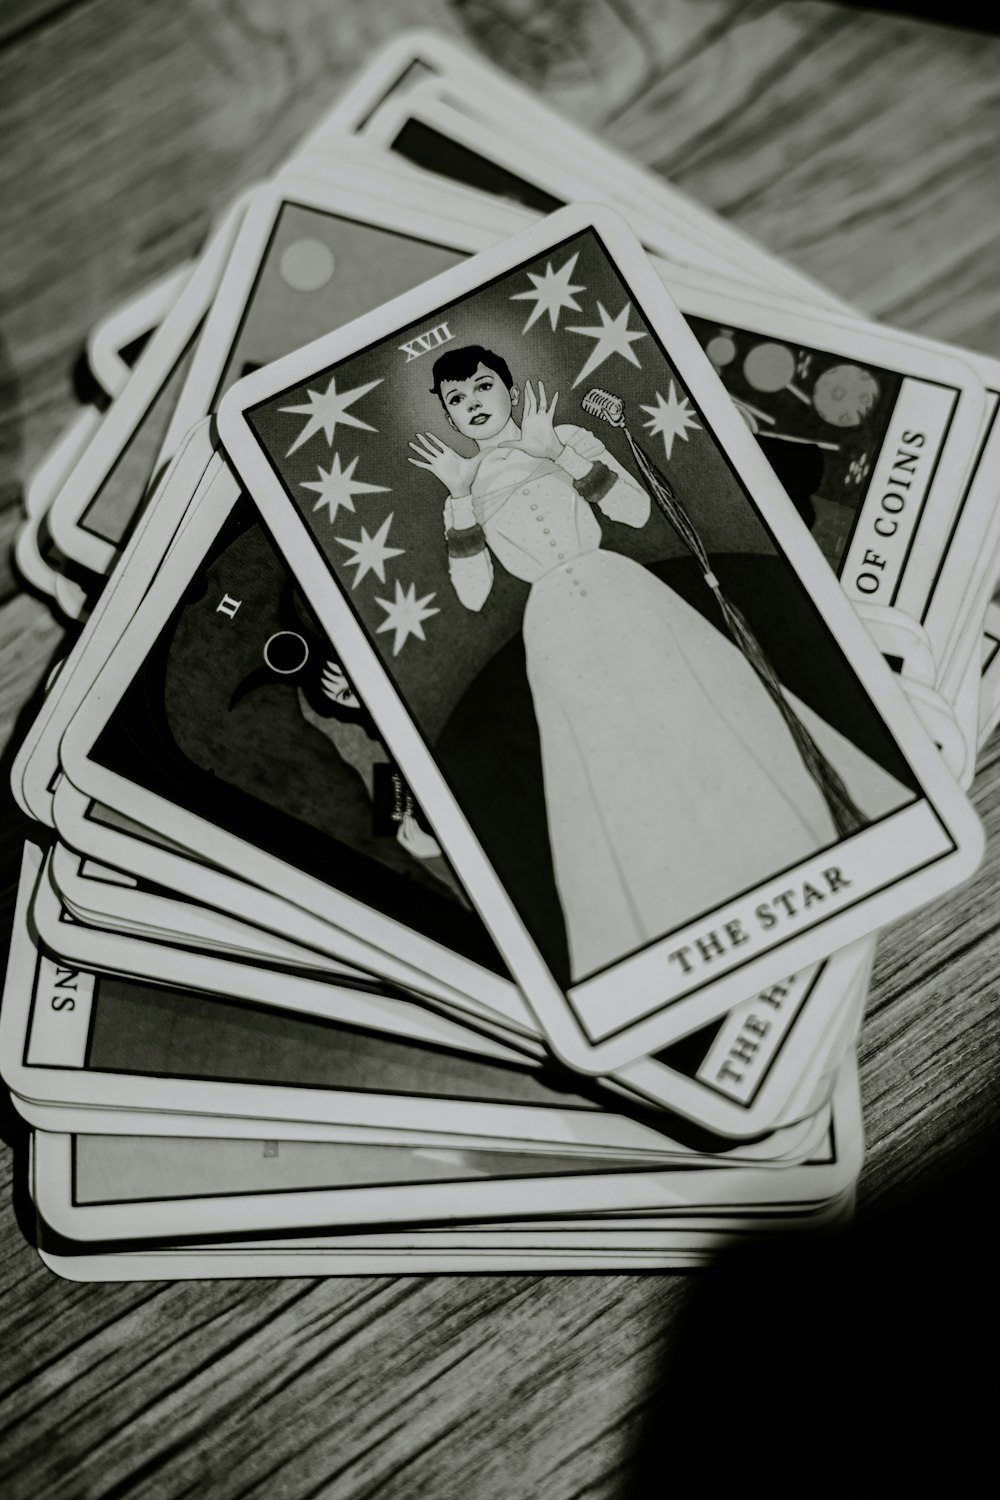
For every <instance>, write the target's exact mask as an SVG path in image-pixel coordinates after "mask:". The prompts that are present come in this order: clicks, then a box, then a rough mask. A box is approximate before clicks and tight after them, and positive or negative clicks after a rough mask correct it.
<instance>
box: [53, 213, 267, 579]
mask: <svg viewBox="0 0 1000 1500" xmlns="http://www.w3.org/2000/svg"><path fill="white" fill-rule="evenodd" d="M250 196H251V195H250V194H249V193H248V194H244V195H243V196H242V197H240V198H239V199H237V200H236V202H235V203H234V204H233V206H232V208H231V209H230V211H229V213H228V214H227V215H226V218H225V220H224V222H223V223H222V225H221V226H220V227H219V229H218V230H217V231H216V233H215V234H214V236H213V237H212V239H211V241H210V243H209V245H208V247H207V249H206V250H205V252H204V254H203V255H202V257H201V260H200V261H199V263H198V267H197V269H196V270H195V271H194V273H193V274H192V276H191V278H190V280H189V281H188V283H187V285H186V286H185V287H184V290H183V291H182V292H181V294H180V296H179V298H178V300H177V302H176V303H175V305H174V307H173V309H172V311H171V312H170V314H169V315H168V316H167V318H166V319H165V321H164V322H163V323H162V324H161V326H160V327H159V328H158V329H157V331H156V333H155V334H154V335H153V337H152V338H151V340H150V342H149V344H148V346H147V347H146V349H145V350H144V351H143V353H142V355H141V357H140V359H139V362H138V364H137V365H136V368H135V371H134V373H133V376H132V378H131V379H130V380H129V381H128V383H127V385H126V386H125V388H124V389H123V390H122V392H121V394H120V395H119V396H118V397H117V398H116V399H115V400H114V401H113V402H112V403H111V405H110V407H109V408H108V411H107V412H106V414H105V416H104V420H103V421H102V422H101V425H100V427H99V429H98V431H97V432H96V433H95V434H94V437H93V439H92V440H91V442H90V443H89V444H88V446H87V448H86V449H85V450H84V452H83V453H82V454H81V456H80V458H79V459H78V461H77V463H76V464H75V465H74V467H73V469H72V471H71V473H70V474H69V475H68V476H67V478H66V481H65V483H64V484H63V485H62V487H61V489H60V491H59V493H58V494H57V495H56V497H55V499H54V500H53V502H52V507H51V509H50V511H49V517H48V520H49V526H50V529H51V532H52V537H53V540H54V541H55V543H56V545H57V546H58V547H59V548H60V550H61V551H62V553H63V554H64V555H65V556H66V557H68V558H71V559H72V560H73V561H74V562H76V563H79V564H80V565H81V566H82V567H84V568H87V569H88V570H89V571H90V572H92V573H94V574H95V575H98V576H103V575H104V574H106V573H107V572H108V571H109V569H110V568H111V567H112V565H113V564H114V562H115V561H116V559H117V557H118V555H119V553H120V551H121V548H122V546H123V545H124V543H125V541H126V540H127V538H128V534H129V532H130V529H131V527H132V526H133V525H134V524H135V520H136V518H137V516H138V514H139V512H140V510H141V501H137V496H139V497H141V496H142V495H143V493H144V492H145V491H146V490H147V487H148V485H149V482H150V480H151V478H152V477H153V465H154V461H155V458H156V454H157V451H158V448H159V445H160V440H161V438H162V435H163V430H164V427H165V425H166V420H167V417H168V416H169V414H170V412H171V411H172V410H173V403H174V400H175V399H176V394H177V391H178V390H179V388H180V382H181V380H182V378H183V373H184V371H185V369H186V364H187V361H188V359H189V358H190V355H191V352H192V350H193V343H194V340H195V338H196V336H197V333H198V330H199V328H200V326H201V323H202V320H203V319H204V317H205V313H206V312H207V310H208V307H209V305H210V303H211V300H212V297H213V296H214V293H215V289H216V287H217V285H218V281H219V277H220V276H221V274H222V270H223V267H224V265H225V262H226V259H227V257H228V254H229V250H230V248H231V247H232V243H233V240H234V239H235V236H236V231H237V229H238V228H239V224H240V222H241V220H242V217H243V213H244V211H245V209H246V204H247V201H248V200H249V197H250Z"/></svg>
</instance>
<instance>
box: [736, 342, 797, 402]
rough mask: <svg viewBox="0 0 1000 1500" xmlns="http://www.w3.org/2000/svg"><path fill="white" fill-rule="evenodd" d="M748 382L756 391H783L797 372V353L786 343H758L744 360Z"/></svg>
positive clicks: (744, 369) (744, 371)
mask: <svg viewBox="0 0 1000 1500" xmlns="http://www.w3.org/2000/svg"><path fill="white" fill-rule="evenodd" d="M743 374H744V375H745V376H746V379H747V384H748V385H752V386H753V388H754V390H755V391H767V393H768V394H769V395H773V394H774V392H775V391H783V390H784V389H785V387H786V386H787V385H790V384H791V380H792V376H793V375H794V374H795V355H794V354H793V353H792V351H791V349H789V348H787V347H786V345H784V344H770V343H768V344H756V345H755V346H754V347H753V348H752V349H751V350H750V353H749V354H748V355H747V357H746V359H745V360H744V361H743Z"/></svg>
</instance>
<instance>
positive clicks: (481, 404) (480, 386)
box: [441, 364, 516, 442]
mask: <svg viewBox="0 0 1000 1500" xmlns="http://www.w3.org/2000/svg"><path fill="white" fill-rule="evenodd" d="M515 395H516V393H512V392H511V391H508V389H507V387H506V386H505V385H504V383H503V381H502V380H501V379H500V376H499V375H498V374H497V373H496V371H495V370H491V369H489V368H488V367H487V366H486V365H484V364H480V366H479V368H478V370H477V371H476V373H475V374H474V375H470V376H469V378H468V380H443V381H442V382H441V400H442V402H443V404H444V409H445V411H446V412H447V414H448V416H449V418H450V419H451V422H452V424H453V425H454V427H455V428H456V430H457V431H458V432H460V433H462V435H463V436H464V437H470V438H473V439H475V441H476V442H482V440H483V439H484V438H491V437H496V435H497V433H498V432H502V431H503V429H504V428H505V427H506V425H507V423H508V422H509V421H510V410H511V402H512V396H515Z"/></svg>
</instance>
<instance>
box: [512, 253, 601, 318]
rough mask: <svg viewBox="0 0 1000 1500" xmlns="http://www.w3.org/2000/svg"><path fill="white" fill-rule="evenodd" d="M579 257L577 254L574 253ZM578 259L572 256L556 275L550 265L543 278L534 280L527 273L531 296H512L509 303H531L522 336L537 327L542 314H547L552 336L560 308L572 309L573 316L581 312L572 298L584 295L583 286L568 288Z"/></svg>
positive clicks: (534, 277)
mask: <svg viewBox="0 0 1000 1500" xmlns="http://www.w3.org/2000/svg"><path fill="white" fill-rule="evenodd" d="M577 254H579V252H577ZM576 261H577V256H576V255H573V256H571V257H570V259H569V260H568V261H567V262H566V264H565V265H564V266H563V267H562V269H561V270H559V271H553V269H552V262H551V261H549V262H548V263H547V265H546V267H545V275H544V276H536V275H535V273H534V271H529V272H528V273H527V274H528V280H529V281H530V282H531V283H532V284H533V286H534V291H532V292H515V293H514V295H513V296H512V297H511V299H510V300H511V301H512V302H532V301H533V302H534V304H535V305H534V307H533V308H532V309H531V316H530V317H529V319H528V321H527V323H525V325H524V327H523V329H522V330H521V332H522V333H527V331H528V329H529V328H530V327H531V325H532V324H533V323H536V322H537V321H538V319H539V318H540V317H541V316H542V313H543V312H544V313H548V315H549V323H550V325H551V327H552V332H553V333H555V331H556V327H557V325H558V323H559V314H560V312H562V310H563V308H564V307H566V308H572V310H573V311H574V312H581V311H582V308H581V307H580V304H579V302H577V300H576V298H575V297H574V295H573V293H574V292H585V291H586V290H587V288H586V287H585V286H571V285H570V277H571V276H572V274H573V268H574V267H575V265H576Z"/></svg>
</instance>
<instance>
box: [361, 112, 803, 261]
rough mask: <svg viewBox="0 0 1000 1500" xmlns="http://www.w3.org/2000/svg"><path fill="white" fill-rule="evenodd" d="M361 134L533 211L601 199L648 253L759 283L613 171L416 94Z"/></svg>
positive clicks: (378, 117) (381, 114)
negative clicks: (666, 219)
mask: <svg viewBox="0 0 1000 1500" xmlns="http://www.w3.org/2000/svg"><path fill="white" fill-rule="evenodd" d="M365 138H366V139H367V140H369V141H372V142H374V143H376V144H377V145H380V146H382V147H383V148H384V149H385V150H387V151H391V150H397V151H400V153H401V154H404V155H405V156H406V158H407V159H408V160H411V161H415V162H416V163H417V164H418V165H424V166H429V165H430V164H431V163H436V164H437V170H438V171H441V168H442V166H443V165H444V163H447V162H449V160H450V161H451V162H452V163H453V165H452V168H451V172H450V174H448V173H445V174H443V175H452V176H454V177H455V178H456V179H457V180H458V181H460V182H466V183H468V184H469V185H470V186H474V187H477V188H479V189H480V190H481V191H482V190H487V191H490V190H492V191H493V192H495V193H497V194H498V196H501V197H506V198H510V199H512V201H513V202H515V203H520V204H522V205H523V206H524V207H526V208H530V209H534V210H535V211H536V212H537V213H542V214H550V213H552V212H553V211H554V210H556V209H558V208H560V207H562V206H564V205H566V204H570V203H579V202H583V203H587V202H596V203H603V204H605V205H606V206H607V207H610V208H615V209H617V210H618V211H619V212H620V213H622V214H624V215H626V217H627V218H628V222H629V224H630V226H631V227H632V229H633V230H634V232H635V233H636V234H637V235H638V236H639V238H640V240H641V241H642V243H643V245H644V246H645V248H646V249H647V250H648V251H650V252H652V253H654V254H656V255H662V256H663V257H664V258H665V259H667V260H669V261H673V262H675V263H676V264H679V265H689V266H699V265H700V266H704V267H706V268H707V269H709V270H711V271H716V272H718V273H719V274H720V275H723V276H729V277H731V278H732V279H734V280H737V281H740V280H745V281H746V282H747V284H748V285H750V286H754V285H756V284H757V277H756V276H755V275H754V273H753V272H749V271H745V270H744V269H743V268H742V266H740V265H739V264H737V263H736V262H734V261H732V260H730V259H728V258H727V257H726V256H725V255H724V254H721V253H720V252H719V251H718V249H716V248H713V246H712V244H711V243H710V242H706V241H704V240H696V239H693V238H691V236H690V235H689V234H688V233H686V232H684V231H682V230H680V229H678V228H677V227H676V226H675V225H674V226H671V227H670V228H665V227H664V226H663V225H662V224H661V223H660V222H659V220H658V219H657V217H656V216H655V214H654V213H653V212H652V210H651V207H650V205H649V203H648V200H647V199H646V198H645V197H644V196H640V195H639V194H635V195H633V194H630V193H629V192H628V190H627V189H626V188H623V187H622V185H621V183H620V181H619V179H618V178H617V177H616V176H607V177H605V176H604V175H603V174H602V173H601V172H599V171H595V170H593V168H592V165H591V163H590V162H589V161H588V162H587V163H586V164H583V163H577V167H576V170H575V171H574V170H572V169H568V168H566V167H565V166H564V165H563V164H562V163H553V162H552V161H550V160H549V158H548V157H547V156H546V155H540V154H539V153H538V151H537V149H536V150H532V149H531V147H530V146H528V145H522V144H520V143H518V142H516V141H512V140H511V139H510V138H509V137H507V136H506V135H505V134H504V133H503V132H502V131H501V130H498V129H497V128H496V127H495V126H493V127H491V126H489V125H485V124H480V123H479V122H478V121H476V120H472V119H469V118H468V117H467V116H466V115H463V114H461V113H460V112H459V111H458V110H453V109H451V108H449V106H448V105H446V104H442V103H440V102H439V101H437V100H435V99H433V98H430V97H427V96H424V97H418V96H417V95H416V94H414V95H407V96H406V97H405V98H402V99H399V100H390V101H389V102H388V103H387V104H385V105H383V106H382V108H381V109H380V110H379V111H378V112H377V114H375V115H374V116H373V117H372V119H371V120H370V121H369V122H368V124H367V126H366V127H365ZM415 139H416V141H417V142H418V143H419V144H417V145H416V146H415V145H414V140H415ZM456 158H457V160H456ZM769 284H770V285H771V286H775V285H776V283H775V282H774V281H772V282H770V283H769Z"/></svg>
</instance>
